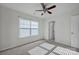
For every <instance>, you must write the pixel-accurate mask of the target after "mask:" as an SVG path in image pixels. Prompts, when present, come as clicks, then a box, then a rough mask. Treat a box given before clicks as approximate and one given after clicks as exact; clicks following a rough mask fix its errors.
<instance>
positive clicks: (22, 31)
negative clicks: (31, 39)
mask: <svg viewBox="0 0 79 59" xmlns="http://www.w3.org/2000/svg"><path fill="white" fill-rule="evenodd" d="M28 36H30V29H20V30H19V37H28Z"/></svg>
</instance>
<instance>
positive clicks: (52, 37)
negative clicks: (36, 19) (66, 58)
mask: <svg viewBox="0 0 79 59" xmlns="http://www.w3.org/2000/svg"><path fill="white" fill-rule="evenodd" d="M54 25H55V21H51V22H49V40H50V41H54V40H55V30H54Z"/></svg>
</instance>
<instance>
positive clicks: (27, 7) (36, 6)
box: [1, 3, 79, 19]
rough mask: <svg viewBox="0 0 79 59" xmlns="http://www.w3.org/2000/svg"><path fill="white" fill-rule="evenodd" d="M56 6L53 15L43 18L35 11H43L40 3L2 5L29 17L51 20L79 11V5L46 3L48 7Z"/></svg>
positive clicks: (45, 15) (46, 15)
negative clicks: (51, 18) (56, 16)
mask: <svg viewBox="0 0 79 59" xmlns="http://www.w3.org/2000/svg"><path fill="white" fill-rule="evenodd" d="M54 4H55V5H56V8H55V9H52V10H50V11H52V15H50V14H48V13H46V14H44V15H43V16H41V15H40V14H41V13H42V12H39V11H38V12H37V11H35V10H40V9H42V7H41V5H40V3H4V4H1V5H4V6H6V7H8V8H11V9H14V10H17V11H20V12H23V13H27V14H29V15H32V16H35V17H40V18H45V19H46V18H50V17H52V16H54V15H60V14H63V13H68V12H71V11H73V10H79V4H78V3H46V5H47V7H48V6H51V5H54Z"/></svg>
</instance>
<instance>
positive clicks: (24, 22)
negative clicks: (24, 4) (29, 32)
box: [19, 18, 30, 28]
mask: <svg viewBox="0 0 79 59" xmlns="http://www.w3.org/2000/svg"><path fill="white" fill-rule="evenodd" d="M19 28H30V21H29V20H26V19H22V18H20V20H19Z"/></svg>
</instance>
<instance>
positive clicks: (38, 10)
mask: <svg viewBox="0 0 79 59" xmlns="http://www.w3.org/2000/svg"><path fill="white" fill-rule="evenodd" d="M35 11H43V10H35Z"/></svg>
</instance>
